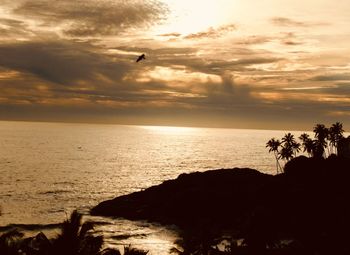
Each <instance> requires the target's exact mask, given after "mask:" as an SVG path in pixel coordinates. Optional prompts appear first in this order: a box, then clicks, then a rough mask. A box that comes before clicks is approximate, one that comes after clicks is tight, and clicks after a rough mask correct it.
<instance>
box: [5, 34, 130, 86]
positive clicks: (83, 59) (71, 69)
mask: <svg viewBox="0 0 350 255" xmlns="http://www.w3.org/2000/svg"><path fill="white" fill-rule="evenodd" d="M97 52H98V49H97V48H95V47H94V46H92V45H90V44H88V43H76V42H73V41H64V40H60V41H54V40H51V41H50V40H47V41H46V40H45V41H33V42H17V43H8V44H0V55H1V56H2V57H1V59H0V66H2V67H5V68H8V69H11V70H16V71H19V72H23V73H30V74H32V75H35V76H37V77H39V78H41V79H43V80H46V81H49V82H52V83H57V84H61V85H63V86H71V85H73V84H74V83H78V82H79V81H84V80H85V81H90V82H93V81H95V80H96V77H98V76H99V75H108V77H109V78H111V79H118V80H119V79H120V78H121V77H122V76H123V75H124V74H125V72H126V70H127V64H126V63H123V62H119V63H118V64H116V63H114V62H113V61H112V59H110V58H108V57H106V56H104V55H103V54H99V53H97Z"/></svg>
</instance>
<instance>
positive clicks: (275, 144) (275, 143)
mask: <svg viewBox="0 0 350 255" xmlns="http://www.w3.org/2000/svg"><path fill="white" fill-rule="evenodd" d="M280 146H281V142H280V141H279V140H278V139H277V140H276V139H275V138H271V139H270V140H269V141H268V142H267V143H266V148H269V152H272V151H273V153H274V155H275V159H276V171H277V174H278V173H279V169H280V170H281V172H282V167H281V165H280V163H279V161H278V148H279V147H280Z"/></svg>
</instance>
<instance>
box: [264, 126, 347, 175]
mask: <svg viewBox="0 0 350 255" xmlns="http://www.w3.org/2000/svg"><path fill="white" fill-rule="evenodd" d="M313 133H314V138H313V139H312V138H311V137H310V135H309V134H307V133H303V134H301V135H300V136H299V140H300V141H301V143H299V142H298V141H297V140H296V139H295V136H294V135H293V134H291V133H287V134H285V135H284V137H282V139H281V141H280V140H279V139H276V138H271V139H270V140H269V141H268V142H267V143H266V147H267V148H269V152H273V153H274V156H275V159H276V169H277V173H279V172H282V171H283V169H282V167H281V163H280V161H279V160H280V159H281V160H282V161H284V162H285V163H286V162H288V161H290V160H291V159H293V158H295V157H296V156H297V154H298V153H299V152H301V150H302V152H303V153H304V154H305V153H306V154H307V155H308V156H309V157H317V158H321V157H323V158H325V157H327V156H330V155H332V154H335V155H338V153H339V152H340V153H342V152H343V151H344V148H342V147H344V146H346V144H345V143H346V141H347V139H348V138H345V137H344V135H343V134H344V129H343V124H342V123H340V122H336V123H334V124H332V125H331V127H329V128H327V127H326V126H325V125H324V124H316V125H315V127H314V128H313ZM342 149H343V150H342Z"/></svg>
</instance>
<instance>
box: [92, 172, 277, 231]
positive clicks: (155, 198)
mask: <svg viewBox="0 0 350 255" xmlns="http://www.w3.org/2000/svg"><path fill="white" fill-rule="evenodd" d="M272 179H273V176H270V175H267V174H262V173H260V172H258V171H256V170H252V169H221V170H212V171H207V172H204V173H199V172H196V173H190V174H181V175H180V176H179V177H178V178H177V179H175V180H169V181H165V182H163V183H162V184H160V185H158V186H154V187H151V188H148V189H146V190H144V191H140V192H135V193H132V194H130V195H125V196H121V197H117V198H115V199H113V200H109V201H105V202H102V203H100V204H99V205H98V206H96V207H94V208H93V209H92V211H91V213H92V214H94V215H104V216H115V217H124V218H127V219H138V220H140V219H144V220H150V221H157V222H161V223H167V224H177V225H180V226H181V225H188V224H195V223H196V222H199V221H203V220H210V221H214V222H215V223H216V224H229V223H230V222H229V221H228V220H231V219H233V218H237V217H241V216H242V215H243V214H245V212H246V211H247V210H250V209H251V207H252V206H254V205H255V203H256V199H257V197H256V194H257V192H258V190H259V189H261V187H263V186H265V185H267V184H268V183H269V182H270V181H271V180H272ZM233 216H234V217H233Z"/></svg>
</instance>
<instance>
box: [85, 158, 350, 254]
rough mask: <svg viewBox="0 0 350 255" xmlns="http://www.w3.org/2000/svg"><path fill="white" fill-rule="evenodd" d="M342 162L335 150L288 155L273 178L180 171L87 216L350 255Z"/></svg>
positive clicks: (349, 180) (348, 178)
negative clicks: (320, 155) (324, 155)
mask: <svg viewBox="0 0 350 255" xmlns="http://www.w3.org/2000/svg"><path fill="white" fill-rule="evenodd" d="M349 166H350V160H349V159H346V158H344V157H337V156H335V155H334V156H332V157H329V158H328V159H323V158H306V157H298V158H295V159H293V160H291V161H290V162H289V163H288V164H287V165H286V166H285V173H284V174H280V175H275V176H273V175H267V174H262V173H260V172H258V171H256V170H252V169H221V170H213V171H207V172H204V173H191V174H182V175H180V176H179V177H178V178H177V179H175V180H170V181H165V182H164V183H162V184H160V185H158V186H154V187H151V188H148V189H146V190H144V191H141V192H136V193H132V194H130V195H125V196H121V197H117V198H115V199H113V200H109V201H105V202H102V203H100V204H99V205H97V206H96V207H95V208H93V209H92V211H91V213H92V214H94V215H104V216H114V217H123V218H127V219H132V220H149V221H156V222H160V223H166V224H176V225H178V226H180V227H182V228H187V229H188V228H195V227H196V226H198V225H202V226H207V228H218V229H231V230H232V233H235V234H236V237H237V238H243V239H244V240H245V242H246V243H247V244H248V245H249V246H250V247H260V248H262V247H265V246H269V247H272V246H273V244H275V243H276V242H278V241H281V240H294V241H297V242H298V243H302V245H303V247H305V250H310V251H313V253H314V251H317V252H319V254H335V253H336V254H350V248H349V246H348V245H347V243H348V234H347V233H348V230H349V229H350V204H349V201H350V168H349ZM208 226H209V227H208ZM321 251H322V252H321ZM334 252H335V253H334Z"/></svg>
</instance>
